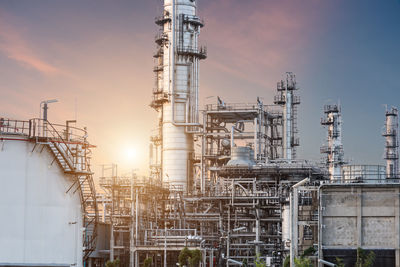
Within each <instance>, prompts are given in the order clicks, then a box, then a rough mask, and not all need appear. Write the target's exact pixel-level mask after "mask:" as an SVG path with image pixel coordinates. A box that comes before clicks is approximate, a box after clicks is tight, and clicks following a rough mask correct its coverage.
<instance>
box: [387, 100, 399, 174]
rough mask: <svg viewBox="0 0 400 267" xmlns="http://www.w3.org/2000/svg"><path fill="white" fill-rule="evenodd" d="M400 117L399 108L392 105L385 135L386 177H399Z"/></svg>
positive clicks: (388, 113)
mask: <svg viewBox="0 0 400 267" xmlns="http://www.w3.org/2000/svg"><path fill="white" fill-rule="evenodd" d="M398 130H399V118H398V110H397V108H394V107H392V108H391V110H387V111H386V124H385V130H384V133H383V136H384V137H385V139H386V146H385V160H386V177H387V178H389V179H393V178H398V174H399V150H398V148H399V144H398Z"/></svg>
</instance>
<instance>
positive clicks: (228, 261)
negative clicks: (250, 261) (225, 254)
mask: <svg viewBox="0 0 400 267" xmlns="http://www.w3.org/2000/svg"><path fill="white" fill-rule="evenodd" d="M226 261H227V263H228V264H229V263H233V264H236V265H239V266H243V263H242V262H240V261H235V260H232V259H227V260H226Z"/></svg>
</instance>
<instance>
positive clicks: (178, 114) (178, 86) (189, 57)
mask: <svg viewBox="0 0 400 267" xmlns="http://www.w3.org/2000/svg"><path fill="white" fill-rule="evenodd" d="M155 22H156V24H157V25H159V26H160V27H161V31H160V32H159V33H158V34H157V35H156V39H155V41H156V44H157V52H156V54H155V55H154V57H155V59H156V67H155V68H154V72H155V74H156V85H155V89H154V90H153V101H152V102H151V106H152V107H153V108H154V109H155V110H156V111H157V112H158V114H159V124H158V131H157V133H156V134H155V135H154V136H153V137H152V138H151V140H152V146H151V150H152V152H151V155H152V159H151V161H150V162H151V169H152V174H153V177H157V178H158V179H159V180H161V181H162V182H163V183H164V184H165V185H167V184H168V185H169V187H170V189H171V190H177V191H185V192H186V190H187V186H188V183H190V179H191V176H192V167H191V166H192V163H193V152H194V148H193V133H194V132H196V130H197V127H198V126H199V122H198V120H199V114H198V113H199V112H198V102H199V100H198V99H199V97H198V92H199V60H201V59H205V58H206V49H205V48H204V47H200V46H198V38H199V34H200V28H202V27H203V25H204V24H203V22H202V20H201V19H200V18H199V17H198V16H197V12H196V1H195V0H164V13H163V15H162V16H161V17H158V18H156V21H155Z"/></svg>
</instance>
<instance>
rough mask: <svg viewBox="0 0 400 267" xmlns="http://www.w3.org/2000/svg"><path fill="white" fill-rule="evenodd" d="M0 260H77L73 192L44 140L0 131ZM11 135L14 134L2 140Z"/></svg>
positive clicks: (77, 213)
mask: <svg viewBox="0 0 400 267" xmlns="http://www.w3.org/2000/svg"><path fill="white" fill-rule="evenodd" d="M2 138H4V139H5V140H4V141H3V142H2V145H1V146H2V149H0V184H1V186H0V214H1V220H0V251H1V252H0V265H1V266H4V265H15V266H82V246H83V245H82V233H83V232H82V213H81V204H80V196H79V193H78V192H76V193H73V191H74V190H70V191H69V192H68V193H66V192H67V190H68V188H69V187H70V186H71V185H72V183H73V180H72V177H70V176H68V175H66V174H64V172H63V171H62V169H61V167H60V166H59V165H58V164H57V163H56V162H53V160H54V158H53V156H52V154H51V152H50V150H48V149H47V148H46V145H40V144H36V145H35V144H34V142H32V141H30V140H28V139H27V138H26V137H24V136H22V135H21V136H19V135H18V136H15V135H9V136H7V135H2ZM7 139H14V140H7Z"/></svg>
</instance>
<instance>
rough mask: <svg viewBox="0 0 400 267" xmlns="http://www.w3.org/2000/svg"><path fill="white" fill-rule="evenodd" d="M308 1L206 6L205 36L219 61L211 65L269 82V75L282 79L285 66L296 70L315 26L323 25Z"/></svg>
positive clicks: (224, 1) (226, 0)
mask: <svg viewBox="0 0 400 267" xmlns="http://www.w3.org/2000/svg"><path fill="white" fill-rule="evenodd" d="M302 3H303V1H285V0H283V1H265V0H253V1H251V2H247V1H246V2H243V1H239V0H220V1H213V2H211V3H210V4H208V5H207V6H205V7H204V8H203V10H200V15H201V16H204V17H205V19H206V28H204V31H203V33H202V36H201V38H202V40H206V41H205V42H206V43H207V44H208V46H209V47H210V49H209V56H210V58H212V59H211V61H214V62H212V64H210V65H213V66H214V67H216V68H217V69H218V70H222V71H226V72H227V73H230V74H232V75H233V76H235V77H239V78H241V79H243V80H248V81H252V82H255V83H257V84H264V85H265V84H266V81H265V78H266V77H265V76H266V75H267V76H269V77H271V76H273V77H275V79H279V77H280V76H278V75H280V73H281V72H282V71H283V70H284V71H292V69H291V68H292V67H293V65H295V64H297V65H298V62H296V59H297V58H298V56H299V55H300V54H301V53H302V51H304V50H305V49H304V48H305V47H307V44H308V40H309V35H310V34H311V29H312V28H315V27H317V26H316V25H313V24H314V22H315V21H316V19H317V16H316V15H315V13H314V14H313V13H312V12H310V11H309V9H308V8H307V7H308V6H306V5H304V4H302ZM308 5H312V6H313V7H316V6H321V5H322V3H319V2H318V1H315V2H309V3H308ZM238 74H240V75H238ZM277 76H278V77H277Z"/></svg>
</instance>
